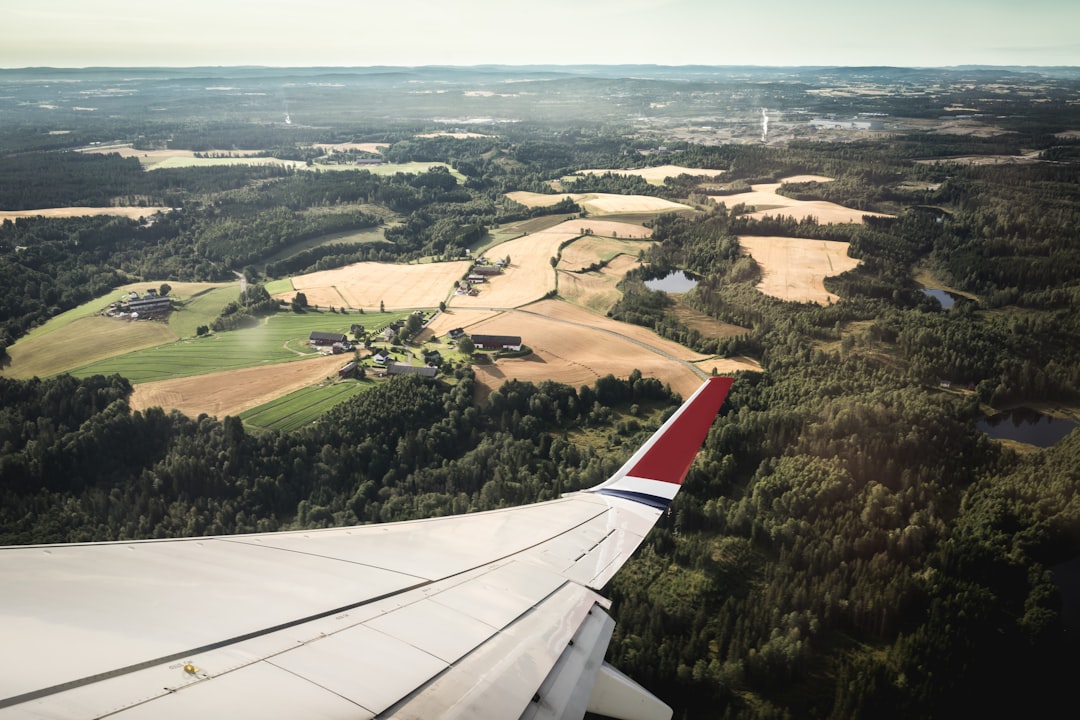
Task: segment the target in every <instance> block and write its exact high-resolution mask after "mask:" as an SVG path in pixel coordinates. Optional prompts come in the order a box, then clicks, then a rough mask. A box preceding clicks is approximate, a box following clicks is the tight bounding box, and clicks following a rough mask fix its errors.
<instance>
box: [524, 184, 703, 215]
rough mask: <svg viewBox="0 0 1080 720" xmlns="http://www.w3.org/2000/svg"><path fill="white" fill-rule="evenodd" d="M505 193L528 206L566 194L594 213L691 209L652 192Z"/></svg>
mask: <svg viewBox="0 0 1080 720" xmlns="http://www.w3.org/2000/svg"><path fill="white" fill-rule="evenodd" d="M506 197H508V198H510V199H511V200H513V201H514V202H517V203H521V204H522V205H524V206H525V207H530V208H533V207H547V206H549V205H554V204H555V203H557V202H560V201H561V200H563V199H565V198H571V199H572V200H573V201H574V202H576V203H577V204H578V205H581V206H582V207H583V208H585V209H586V210H588V211H589V212H590V213H592V214H594V215H615V214H621V213H657V212H673V211H675V210H689V209H690V207H689V206H687V205H683V204H681V203H677V202H672V201H670V200H664V199H663V198H657V197H652V196H650V195H616V194H614V193H560V194H557V195H546V194H544V193H535V192H527V191H525V190H519V191H516V192H512V193H507V194H506Z"/></svg>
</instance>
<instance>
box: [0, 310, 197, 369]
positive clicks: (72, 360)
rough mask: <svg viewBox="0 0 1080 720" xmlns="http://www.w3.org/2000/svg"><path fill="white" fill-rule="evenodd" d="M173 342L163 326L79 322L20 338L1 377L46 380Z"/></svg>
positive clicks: (103, 319) (104, 319) (97, 318)
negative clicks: (92, 364)
mask: <svg viewBox="0 0 1080 720" xmlns="http://www.w3.org/2000/svg"><path fill="white" fill-rule="evenodd" d="M174 340H176V335H175V334H174V333H173V331H172V330H170V329H169V326H168V325H166V324H165V323H163V322H154V321H130V320H119V319H117V318H109V317H101V316H92V317H84V318H79V319H77V320H74V321H72V322H70V323H68V324H67V325H66V326H65V327H64V329H63V331H59V332H55V333H50V334H48V335H44V334H43V335H38V336H36V337H31V338H23V339H22V340H20V341H19V342H17V343H15V344H14V345H12V346H11V347H10V348H8V355H10V356H11V364H10V365H9V366H8V367H6V368H5V369H4V375H7V376H8V377H12V378H31V377H34V376H37V377H48V376H50V375H56V374H57V373H62V372H65V371H68V370H70V369H71V368H72V367H74V366H75V365H82V364H86V363H97V362H101V363H108V362H109V361H110V360H109V358H116V359H117V361H118V360H119V359H120V358H119V357H118V356H122V355H126V354H127V353H131V352H139V351H141V350H143V349H145V348H153V347H156V346H159V345H163V344H165V343H171V342H173V341H174ZM89 374H93V373H89Z"/></svg>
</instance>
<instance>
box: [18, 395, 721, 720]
mask: <svg viewBox="0 0 1080 720" xmlns="http://www.w3.org/2000/svg"><path fill="white" fill-rule="evenodd" d="M730 387H731V379H730V378H712V379H710V380H708V381H706V382H705V384H703V385H702V386H701V388H699V389H698V391H697V392H695V393H694V395H693V396H691V397H690V399H688V400H687V401H686V402H685V403H684V404H683V405H682V407H680V408H679V410H677V411H676V413H675V414H674V415H673V416H672V417H671V418H670V419H669V420H668V421H667V422H666V423H665V424H664V426H663V427H662V428H660V430H658V431H657V432H656V434H654V435H653V436H652V437H651V438H650V439H649V440H648V442H646V444H645V445H644V446H642V448H641V449H640V450H639V451H638V452H637V453H636V454H635V455H634V456H633V457H632V458H631V459H630V460H629V461H627V463H626V464H625V465H624V466H623V467H622V468H621V469H620V470H619V471H618V472H617V473H616V474H615V475H614V476H613V477H612V478H611V479H610V480H608V481H607V482H605V483H603V484H601V485H599V486H596V487H594V488H590V489H589V490H586V491H583V492H578V493H572V494H568V495H566V496H564V497H562V498H560V499H558V500H554V501H551V502H546V503H539V504H535V505H526V506H522V507H515V508H509V509H505V510H497V511H492V512H484V513H475V514H470V515H459V516H454V517H444V518H435V519H431V520H421V521H413V522H403V523H392V524H386V525H365V526H358V527H346V528H334V529H328V530H312V531H297V532H283V533H266V534H254V535H234V536H221V537H201V538H185V539H176V540H152V541H139V542H111V543H91V544H65V545H36V546H24V547H3V548H0V639H2V642H0V648H2V652H3V664H2V667H3V672H0V720H6V719H7V718H102V717H109V718H118V719H119V720H138V719H141V718H152V719H154V720H161V719H169V718H183V719H184V720H190V718H206V717H223V718H260V720H261V719H265V718H374V717H379V718H383V717H400V718H422V719H428V718H436V717H461V718H549V717H561V718H562V717H564V718H571V717H576V718H580V717H581V716H582V715H583V714H584V713H585V711H586V710H587V709H588V710H590V711H592V712H598V713H602V714H605V715H609V716H612V717H619V718H654V717H657V718H665V717H670V716H671V710H670V708H668V707H667V706H666V705H664V704H663V703H661V702H659V701H658V700H656V698H654V697H652V696H651V695H649V694H648V693H647V692H646V691H644V690H643V689H641V688H640V687H639V686H637V685H636V684H634V683H633V681H631V680H629V678H626V677H625V676H622V675H621V674H620V673H618V671H616V670H614V668H611V667H610V666H608V665H606V664H605V663H604V662H603V658H604V653H605V651H606V648H607V644H608V640H609V639H610V637H611V632H612V628H613V627H614V621H612V620H611V618H610V617H609V616H608V615H607V614H606V613H605V612H604V610H605V609H607V608H608V606H609V604H608V602H607V601H606V600H605V599H604V598H602V597H601V596H600V595H598V594H597V593H596V592H595V591H596V590H599V589H600V588H601V587H603V585H604V584H605V583H607V581H608V580H609V579H610V578H611V577H612V575H614V573H615V571H616V570H618V568H619V567H620V566H621V565H622V564H623V563H624V562H625V561H626V559H627V558H628V557H629V556H630V554H631V553H632V552H633V551H634V550H635V548H637V546H638V545H639V544H640V543H641V541H642V540H643V539H644V537H645V535H646V533H648V531H649V529H650V528H652V526H653V525H654V524H655V522H656V520H657V519H658V518H659V517H660V515H661V514H662V513H663V512H664V509H665V508H666V507H667V506H668V504H669V503H670V502H671V500H672V498H674V496H675V493H676V492H677V491H678V488H679V485H680V484H681V483H682V480H683V478H684V477H685V475H686V472H687V470H688V469H689V468H690V465H691V463H692V462H693V460H694V457H695V456H696V455H697V452H698V449H699V448H700V447H701V443H702V442H703V440H704V438H705V435H706V433H707V432H708V430H709V427H710V426H711V425H712V421H713V419H714V417H715V415H716V413H717V412H718V411H719V409H720V406H721V404H722V403H723V401H724V398H725V397H726V395H727V392H728V390H729V388H730Z"/></svg>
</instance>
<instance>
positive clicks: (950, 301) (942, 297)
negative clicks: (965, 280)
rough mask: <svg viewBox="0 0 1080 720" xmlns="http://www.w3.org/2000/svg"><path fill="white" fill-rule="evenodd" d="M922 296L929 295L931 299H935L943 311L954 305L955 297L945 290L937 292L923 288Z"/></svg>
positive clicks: (936, 290) (935, 289)
mask: <svg viewBox="0 0 1080 720" xmlns="http://www.w3.org/2000/svg"><path fill="white" fill-rule="evenodd" d="M923 294H924V295H929V296H930V297H932V298H937V301H938V302H939V303H941V307H942V309H944V310H948V309H949V308H951V307H952V306H953V305H955V304H956V296H954V295H953V294H952V293H950V292H948V291H947V290H938V289H937V288H923Z"/></svg>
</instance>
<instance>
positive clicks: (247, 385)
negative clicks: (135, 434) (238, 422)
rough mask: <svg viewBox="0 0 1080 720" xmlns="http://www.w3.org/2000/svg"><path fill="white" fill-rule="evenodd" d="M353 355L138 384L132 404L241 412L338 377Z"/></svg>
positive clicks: (190, 411) (189, 410)
mask: <svg viewBox="0 0 1080 720" xmlns="http://www.w3.org/2000/svg"><path fill="white" fill-rule="evenodd" d="M351 359H352V356H351V355H324V356H315V357H311V358H309V359H307V360H297V361H296V362H289V363H279V364H277V365H270V366H267V367H246V368H240V369H237V370H228V371H225V372H214V373H208V374H205V375H199V376H198V377H174V378H173V379H169V380H162V381H159V382H148V383H142V384H139V385H136V386H135V392H134V393H133V394H132V396H131V407H132V409H133V410H145V409H146V408H148V407H153V406H160V407H162V408H165V409H166V410H179V411H180V412H182V413H184V414H186V415H188V416H190V417H198V416H199V414H201V413H206V414H207V415H216V416H217V417H225V416H226V415H239V414H240V413H242V412H244V411H245V410H249V409H251V408H256V407H259V406H260V405H263V404H265V403H268V402H271V401H272V400H275V399H277V398H280V397H281V396H282V395H288V394H289V393H292V392H294V391H296V390H299V389H301V388H304V387H307V386H309V385H314V384H315V383H318V382H320V381H323V380H325V379H326V378H333V377H335V376H336V375H337V371H338V370H339V369H340V368H341V367H342V366H344V365H345V364H346V363H347V362H349V360H351Z"/></svg>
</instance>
